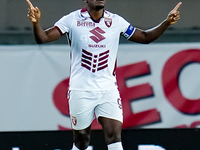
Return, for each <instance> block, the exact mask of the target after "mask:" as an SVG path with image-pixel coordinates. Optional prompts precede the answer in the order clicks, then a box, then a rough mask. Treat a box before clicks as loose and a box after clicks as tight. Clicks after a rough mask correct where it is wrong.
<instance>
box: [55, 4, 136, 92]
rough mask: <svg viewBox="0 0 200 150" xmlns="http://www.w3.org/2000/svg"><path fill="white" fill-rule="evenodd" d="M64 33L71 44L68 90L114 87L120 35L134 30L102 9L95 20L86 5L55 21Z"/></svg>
mask: <svg viewBox="0 0 200 150" xmlns="http://www.w3.org/2000/svg"><path fill="white" fill-rule="evenodd" d="M55 27H56V28H58V29H59V31H60V32H61V34H67V35H68V39H69V44H70V46H71V74H70V83H69V84H70V88H69V89H70V90H110V89H113V88H117V85H116V76H115V67H116V58H117V52H118V45H119V38H120V35H121V34H122V35H123V36H124V37H125V38H127V39H128V38H129V37H130V36H131V35H132V34H133V33H134V31H135V28H134V27H133V26H131V25H130V23H128V22H127V21H126V20H125V19H123V18H122V17H120V16H119V15H116V14H113V13H110V12H108V11H104V16H103V17H102V18H101V19H100V20H98V21H97V22H96V21H94V20H93V19H92V18H91V17H90V15H89V13H88V12H87V10H86V8H83V9H82V10H81V9H80V10H76V11H74V12H72V13H70V14H68V15H66V16H64V17H62V18H61V19H60V20H59V21H57V22H56V23H55Z"/></svg>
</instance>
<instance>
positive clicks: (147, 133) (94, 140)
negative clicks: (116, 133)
mask: <svg viewBox="0 0 200 150" xmlns="http://www.w3.org/2000/svg"><path fill="white" fill-rule="evenodd" d="M91 136H92V137H91V143H90V145H92V146H93V148H94V150H105V149H107V147H106V145H105V142H104V136H103V131H101V130H93V131H92V135H91ZM199 139H200V130H199V129H132V130H123V131H122V140H123V147H124V149H125V150H138V145H160V146H161V147H162V148H165V149H166V150H199V147H200V142H199ZM0 143H1V144H0V149H1V150H12V147H19V148H20V150H54V149H60V150H70V149H71V147H72V131H38V132H37V131H35V132H0Z"/></svg>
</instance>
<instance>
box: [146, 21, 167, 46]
mask: <svg viewBox="0 0 200 150" xmlns="http://www.w3.org/2000/svg"><path fill="white" fill-rule="evenodd" d="M169 25H170V23H169V22H167V20H164V21H163V22H162V23H161V24H159V25H158V26H156V27H154V28H152V29H149V30H146V31H144V34H145V40H144V42H145V43H151V42H153V41H155V40H156V39H157V38H158V37H160V36H161V35H162V34H163V33H164V32H165V31H166V29H167V28H168V27H169Z"/></svg>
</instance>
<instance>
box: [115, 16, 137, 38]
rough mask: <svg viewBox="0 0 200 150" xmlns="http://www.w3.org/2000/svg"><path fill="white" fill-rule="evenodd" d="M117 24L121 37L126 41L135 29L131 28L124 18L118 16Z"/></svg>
mask: <svg viewBox="0 0 200 150" xmlns="http://www.w3.org/2000/svg"><path fill="white" fill-rule="evenodd" d="M119 22H120V25H121V32H122V36H123V37H125V38H126V39H129V38H130V37H131V36H132V35H133V33H134V32H135V27H133V26H132V25H131V24H130V23H129V22H128V21H126V20H125V19H124V18H122V17H120V16H119Z"/></svg>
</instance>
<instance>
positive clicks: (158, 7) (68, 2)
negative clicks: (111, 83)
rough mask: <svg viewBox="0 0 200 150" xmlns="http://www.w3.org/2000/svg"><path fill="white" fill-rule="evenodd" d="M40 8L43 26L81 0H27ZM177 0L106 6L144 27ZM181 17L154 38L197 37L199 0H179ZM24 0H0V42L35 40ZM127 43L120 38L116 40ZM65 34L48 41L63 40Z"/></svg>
mask: <svg viewBox="0 0 200 150" xmlns="http://www.w3.org/2000/svg"><path fill="white" fill-rule="evenodd" d="M31 2H32V3H33V5H34V6H38V7H39V9H40V10H41V12H42V17H41V20H40V23H41V26H42V27H43V28H44V29H47V28H49V27H51V26H53V25H54V23H55V22H56V21H57V20H59V19H60V18H61V17H62V16H63V15H66V14H68V13H70V12H71V11H74V10H76V9H80V8H82V7H84V6H85V3H84V2H83V0H31ZM178 2H179V1H178V0H167V1H163V0H162V1H161V0H123V1H122V0H107V4H106V10H109V11H110V12H113V13H117V14H119V15H120V16H122V17H124V18H125V19H126V20H127V21H129V22H130V23H131V24H132V25H134V26H136V27H139V28H141V29H148V28H151V27H154V26H156V25H158V24H159V23H160V22H162V21H163V20H164V19H165V18H166V17H167V14H168V13H169V12H170V11H171V10H172V9H173V8H174V7H175V6H176V4H177V3H178ZM182 3H183V4H182V5H181V7H180V9H179V10H180V12H181V20H180V21H179V22H178V23H176V24H175V25H173V26H170V27H169V28H168V29H167V31H166V32H165V33H164V34H163V35H162V36H161V37H160V38H159V39H158V40H156V41H155V42H198V41H200V9H199V8H200V1H199V0H192V1H191V0H190V1H189V0H182ZM27 12H28V4H27V2H26V0H1V5H0V44H35V41H34V38H33V34H32V24H31V22H30V21H29V19H28V18H27ZM127 42H128V43H129V41H127V40H125V39H124V38H121V40H120V43H127ZM66 43H67V42H66V37H65V36H63V37H62V38H61V39H59V40H57V41H55V42H52V43H50V44H66Z"/></svg>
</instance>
